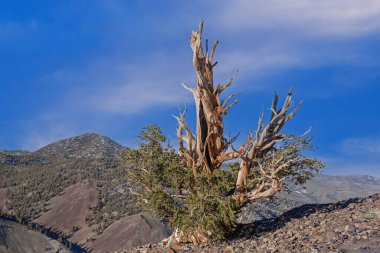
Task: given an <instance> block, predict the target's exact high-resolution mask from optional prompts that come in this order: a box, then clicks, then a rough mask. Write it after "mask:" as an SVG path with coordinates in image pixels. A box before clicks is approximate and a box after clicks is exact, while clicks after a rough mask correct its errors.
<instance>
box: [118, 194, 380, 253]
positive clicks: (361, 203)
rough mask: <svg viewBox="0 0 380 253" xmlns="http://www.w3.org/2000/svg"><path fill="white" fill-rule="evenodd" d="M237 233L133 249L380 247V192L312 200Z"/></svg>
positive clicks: (313, 252)
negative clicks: (212, 241) (217, 239)
mask: <svg viewBox="0 0 380 253" xmlns="http://www.w3.org/2000/svg"><path fill="white" fill-rule="evenodd" d="M235 237H236V238H231V239H230V240H228V241H225V242H221V243H215V244H210V245H197V246H195V245H180V246H177V247H173V248H172V249H168V248H165V247H163V245H160V244H158V245H153V246H146V247H141V248H135V249H131V250H126V251H123V253H127V252H128V253H129V252H151V253H153V252H204V253H206V252H210V253H211V252H226V253H227V252H229V253H233V252H235V253H238V252H240V253H242V252H247V253H248V252H279V253H280V252H289V253H290V252H307V253H317V252H351V253H354V252H373V253H378V252H380V194H375V195H372V196H371V197H368V198H365V199H359V198H357V199H350V200H348V201H342V202H338V203H336V204H308V205H304V206H302V207H298V208H295V209H293V210H291V211H288V212H286V213H284V214H283V215H282V216H280V217H279V218H277V219H273V220H263V221H258V222H255V223H253V224H249V225H242V226H241V227H240V228H239V230H238V231H237V234H236V236H235Z"/></svg>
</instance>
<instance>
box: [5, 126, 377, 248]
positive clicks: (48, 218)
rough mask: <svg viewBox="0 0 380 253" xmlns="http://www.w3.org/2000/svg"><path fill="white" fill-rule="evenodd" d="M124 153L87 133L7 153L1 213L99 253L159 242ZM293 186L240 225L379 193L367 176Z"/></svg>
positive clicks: (246, 211)
mask: <svg viewBox="0 0 380 253" xmlns="http://www.w3.org/2000/svg"><path fill="white" fill-rule="evenodd" d="M124 150H126V148H125V147H123V146H122V145H120V144H118V143H116V142H114V141H112V140H111V139H109V138H107V137H104V136H101V135H97V134H92V133H86V134H83V135H80V136H76V137H72V138H69V139H66V140H62V141H57V142H55V143H52V144H50V145H48V146H46V147H44V148H42V149H40V150H37V151H35V152H27V151H0V173H1V175H2V177H0V215H1V214H2V215H13V216H15V217H16V218H18V219H19V220H21V219H24V220H25V219H26V220H28V221H30V222H33V223H37V224H39V225H42V226H44V227H45V228H50V229H51V230H53V231H55V232H57V233H61V234H62V235H63V236H64V237H65V238H67V239H68V240H69V241H70V242H72V243H74V244H76V245H80V246H81V247H82V248H85V249H88V250H92V252H103V251H116V250H121V249H125V248H128V247H134V246H137V245H142V244H145V243H147V242H149V243H153V242H158V241H160V240H161V239H163V238H164V237H165V236H167V235H168V233H169V231H168V229H167V227H165V226H162V224H160V223H159V222H158V221H155V220H154V219H152V218H149V217H148V216H146V215H145V214H144V215H141V214H140V213H139V212H140V210H138V208H136V206H135V198H134V196H133V195H132V194H130V191H129V190H128V189H129V188H132V187H133V185H132V184H131V183H130V182H129V181H128V178H127V168H125V167H123V163H122V160H121V159H120V158H121V153H122V152H123V151H124ZM288 184H289V189H290V190H291V191H292V193H291V194H288V193H281V194H279V195H278V196H276V197H274V198H272V199H271V200H259V201H255V202H254V203H252V204H249V205H247V206H245V207H244V208H243V210H242V212H241V213H240V214H239V218H238V222H239V223H240V224H252V223H253V222H256V221H259V220H268V219H270V220H273V219H276V218H277V217H279V216H281V215H282V214H283V213H284V212H287V211H289V210H291V209H294V208H296V207H300V206H302V205H304V204H307V203H326V202H335V201H338V200H343V199H348V198H350V197H359V196H368V195H370V194H373V193H376V192H380V181H379V179H376V178H373V177H368V176H349V177H334V176H326V175H317V176H316V177H315V178H313V179H312V180H311V181H310V182H308V183H307V184H306V189H305V188H302V187H300V186H298V185H294V184H291V182H288ZM63 217H64V218H63ZM242 226H243V225H242ZM127 228H128V229H127ZM137 228H138V229H137ZM131 231H132V232H131ZM122 238H124V239H123V240H122ZM0 252H1V251H0Z"/></svg>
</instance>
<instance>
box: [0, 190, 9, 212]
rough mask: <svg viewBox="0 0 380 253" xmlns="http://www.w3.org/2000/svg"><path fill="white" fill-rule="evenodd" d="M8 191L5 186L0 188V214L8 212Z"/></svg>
mask: <svg viewBox="0 0 380 253" xmlns="http://www.w3.org/2000/svg"><path fill="white" fill-rule="evenodd" d="M9 197H10V191H9V190H8V189H7V188H1V189H0V214H8V213H9V209H8V208H7V202H8V201H9Z"/></svg>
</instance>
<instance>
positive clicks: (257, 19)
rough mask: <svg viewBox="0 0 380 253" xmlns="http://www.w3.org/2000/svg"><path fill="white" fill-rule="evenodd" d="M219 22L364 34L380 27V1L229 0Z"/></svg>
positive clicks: (304, 32)
mask: <svg viewBox="0 0 380 253" xmlns="http://www.w3.org/2000/svg"><path fill="white" fill-rule="evenodd" d="M220 9H221V13H220V12H218V17H219V18H218V19H217V23H218V24H220V25H221V26H223V27H227V28H230V29H233V30H235V31H236V30H239V31H247V32H249V31H248V30H262V29H265V30H273V29H274V30H277V31H286V32H289V31H291V32H292V33H302V35H303V36H311V37H320V36H322V37H326V36H347V37H352V36H361V35H365V34H368V33H371V32H374V31H378V30H379V29H380V2H379V1H376V0H368V1H354V0H337V1H312V0H306V1H305V0H290V1H281V0H272V1H251V0H241V1H229V2H228V3H225V5H222V7H221V8H220Z"/></svg>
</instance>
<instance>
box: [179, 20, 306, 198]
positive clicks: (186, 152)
mask: <svg viewBox="0 0 380 253" xmlns="http://www.w3.org/2000/svg"><path fill="white" fill-rule="evenodd" d="M202 31H203V21H201V23H200V24H199V29H198V31H193V32H192V33H191V36H190V47H191V49H192V50H193V66H194V70H195V73H196V78H197V83H196V85H195V87H194V88H190V87H188V86H187V85H185V84H181V85H182V86H183V87H184V88H185V89H186V90H188V91H190V92H191V93H192V94H193V96H194V101H195V106H196V132H195V134H192V133H191V131H190V128H189V127H188V126H187V125H186V123H185V120H184V118H185V113H186V109H185V111H184V112H183V113H180V116H179V117H176V119H177V121H178V129H177V137H178V145H179V155H180V157H182V159H183V161H184V164H186V166H187V167H189V168H191V169H192V170H193V175H194V176H197V173H198V172H200V171H204V172H206V173H207V174H208V175H209V176H211V175H212V172H213V171H214V170H216V169H219V168H220V166H221V165H222V164H223V163H224V162H226V161H228V160H233V159H240V161H241V162H240V170H239V173H238V178H237V181H236V191H235V196H234V197H235V198H236V199H238V200H240V201H243V202H244V201H247V200H250V199H256V198H262V197H270V196H272V195H274V194H275V193H277V191H278V189H279V187H281V180H280V179H278V178H277V176H276V175H275V174H273V175H272V174H268V175H271V176H270V177H268V175H263V178H262V179H263V180H264V178H265V181H268V179H269V180H270V181H271V183H270V184H268V183H267V182H266V183H265V184H262V185H260V186H259V187H258V188H257V189H253V190H252V189H246V186H247V179H248V175H249V172H250V169H251V168H252V167H253V166H258V165H259V164H258V160H259V159H260V158H262V157H263V156H265V155H266V154H267V153H268V152H269V151H270V150H272V149H273V147H274V145H275V144H276V143H278V142H282V141H284V140H288V139H294V138H295V136H292V135H285V134H281V133H280V131H281V130H282V128H283V126H284V125H285V123H286V122H287V121H289V120H290V119H291V118H293V117H294V116H295V113H296V111H297V110H298V109H299V108H300V106H301V104H302V103H299V104H298V105H297V106H296V107H295V108H293V109H292V107H293V102H292V95H293V88H291V89H290V91H289V93H288V95H287V97H286V99H285V101H284V104H283V105H282V107H281V108H280V109H278V108H277V107H278V100H279V96H278V95H277V94H275V95H274V99H273V103H272V106H271V116H270V120H269V122H268V123H267V124H264V122H263V120H264V112H263V113H262V114H261V116H260V118H259V121H258V127H257V130H256V132H255V134H252V132H251V133H249V135H248V137H247V139H246V140H245V141H244V143H243V144H242V145H241V146H240V147H239V148H238V149H235V147H234V145H233V142H234V140H235V139H236V138H235V139H234V138H232V139H230V140H228V139H227V138H226V137H224V125H223V117H224V116H225V115H226V114H227V113H228V110H229V109H231V107H232V106H234V105H235V104H236V103H238V101H239V100H238V99H236V100H234V101H233V102H231V103H230V100H231V99H232V98H234V97H236V94H232V95H229V96H227V97H226V98H225V99H224V100H223V101H222V100H221V98H220V95H221V93H222V92H223V91H224V90H226V89H227V88H228V87H230V86H231V85H232V83H233V82H234V81H235V79H236V74H235V75H234V76H233V77H232V78H231V79H230V80H229V81H228V82H226V83H225V84H223V85H220V84H218V85H216V86H214V76H213V68H214V66H215V65H216V64H215V63H213V59H214V56H215V51H216V48H217V46H218V43H219V42H218V41H215V43H214V44H213V46H212V49H211V53H209V48H208V41H206V52H205V53H204V51H203V49H202Z"/></svg>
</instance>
